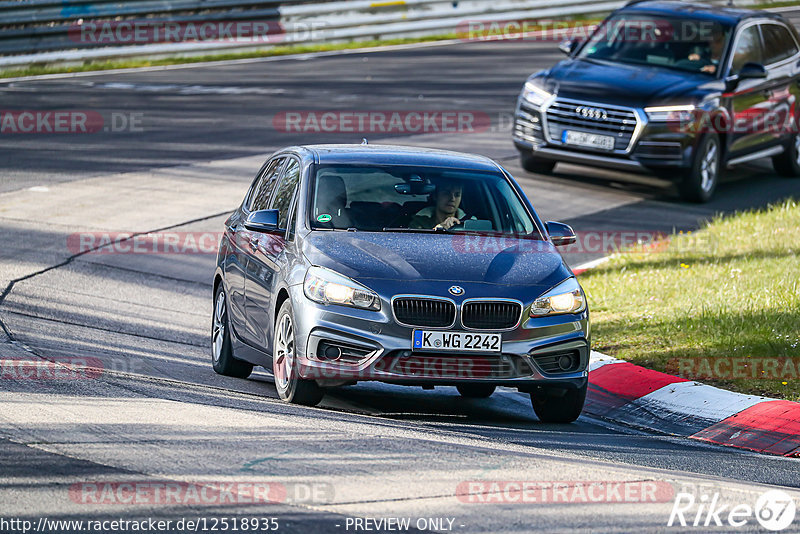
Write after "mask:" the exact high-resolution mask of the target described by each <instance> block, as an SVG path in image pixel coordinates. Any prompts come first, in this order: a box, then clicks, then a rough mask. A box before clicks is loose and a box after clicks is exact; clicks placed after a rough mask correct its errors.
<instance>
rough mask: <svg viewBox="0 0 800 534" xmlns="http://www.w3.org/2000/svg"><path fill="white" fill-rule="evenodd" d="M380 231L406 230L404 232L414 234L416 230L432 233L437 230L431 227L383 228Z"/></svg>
mask: <svg viewBox="0 0 800 534" xmlns="http://www.w3.org/2000/svg"><path fill="white" fill-rule="evenodd" d="M382 231H383V232H406V233H411V234H415V233H418V232H423V233H432V232H437V231H438V230H434V229H433V228H384V229H383V230H382Z"/></svg>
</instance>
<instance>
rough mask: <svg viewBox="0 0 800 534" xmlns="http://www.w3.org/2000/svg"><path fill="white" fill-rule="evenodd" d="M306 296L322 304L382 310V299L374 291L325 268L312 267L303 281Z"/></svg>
mask: <svg viewBox="0 0 800 534" xmlns="http://www.w3.org/2000/svg"><path fill="white" fill-rule="evenodd" d="M303 292H305V294H306V297H308V298H309V299H311V300H313V301H314V302H319V303H321V304H340V305H342V306H352V307H354V308H362V309H365V310H380V309H381V301H380V299H379V298H378V295H376V294H375V292H374V291H371V290H369V289H367V288H366V287H364V286H362V285H361V284H359V283H358V282H356V281H355V280H351V279H350V278H347V277H346V276H344V275H341V274H339V273H337V272H336V271H331V270H330V269H324V268H322V267H311V268H310V269H309V270H308V272H307V273H306V279H305V281H304V282H303Z"/></svg>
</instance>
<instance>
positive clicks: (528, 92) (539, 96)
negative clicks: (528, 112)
mask: <svg viewBox="0 0 800 534" xmlns="http://www.w3.org/2000/svg"><path fill="white" fill-rule="evenodd" d="M551 96H553V95H552V94H551V93H548V92H547V91H545V90H544V89H542V88H541V87H539V86H538V85H536V84H535V83H533V82H525V87H523V89H522V98H523V99H524V100H526V101H528V102H529V103H531V104H533V105H534V106H536V107H537V108H538V107H541V106H542V104H544V103H545V102H546V101H547V99H548V98H550V97H551Z"/></svg>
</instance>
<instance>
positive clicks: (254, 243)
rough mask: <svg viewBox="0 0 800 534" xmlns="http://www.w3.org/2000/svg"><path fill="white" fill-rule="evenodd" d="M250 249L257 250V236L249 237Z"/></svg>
mask: <svg viewBox="0 0 800 534" xmlns="http://www.w3.org/2000/svg"><path fill="white" fill-rule="evenodd" d="M250 249H251V250H253V251H255V250H258V236H254V235H251V236H250Z"/></svg>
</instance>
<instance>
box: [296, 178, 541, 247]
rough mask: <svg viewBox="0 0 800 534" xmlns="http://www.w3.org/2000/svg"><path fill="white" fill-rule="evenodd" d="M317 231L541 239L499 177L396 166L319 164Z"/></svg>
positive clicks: (315, 209)
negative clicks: (418, 233) (430, 233)
mask: <svg viewBox="0 0 800 534" xmlns="http://www.w3.org/2000/svg"><path fill="white" fill-rule="evenodd" d="M312 187H313V193H312V198H311V220H310V224H311V227H312V228H313V229H317V230H324V229H327V230H359V231H384V232H391V231H395V232H401V231H402V232H437V231H450V232H469V233H487V234H499V235H514V236H517V237H529V238H534V239H542V237H541V233H540V232H539V229H538V227H537V226H536V223H535V222H534V220H533V218H532V217H531V215H530V214H529V212H528V209H527V208H526V206H525V205H524V204H523V201H522V199H521V198H520V196H519V195H518V194H517V192H516V191H515V190H514V188H513V187H512V186H511V184H510V183H509V181H508V180H507V179H506V178H505V176H503V175H502V174H500V173H491V172H481V171H471V170H461V169H449V168H436V167H413V166H400V165H318V166H317V167H316V169H315V173H314V180H313V184H312Z"/></svg>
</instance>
